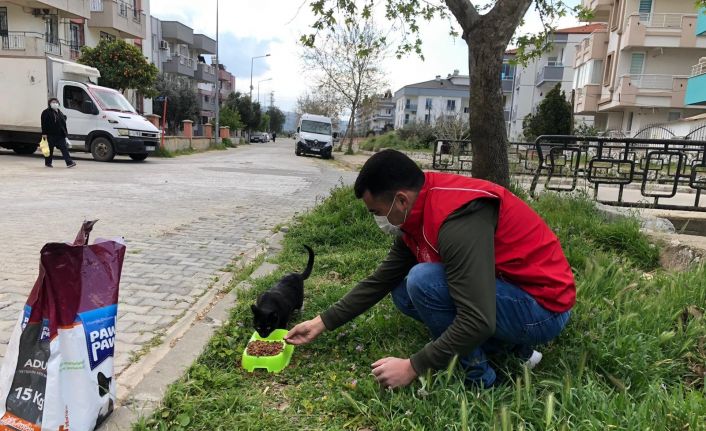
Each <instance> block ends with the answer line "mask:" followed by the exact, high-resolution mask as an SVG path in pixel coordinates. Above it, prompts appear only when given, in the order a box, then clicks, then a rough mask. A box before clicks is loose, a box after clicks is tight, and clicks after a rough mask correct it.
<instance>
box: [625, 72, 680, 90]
mask: <svg viewBox="0 0 706 431" xmlns="http://www.w3.org/2000/svg"><path fill="white" fill-rule="evenodd" d="M620 78H621V80H622V79H625V78H629V79H630V85H633V86H635V87H637V88H640V89H644V90H671V89H672V88H673V86H674V80H675V79H678V78H688V76H685V75H649V74H642V75H623V76H621V77H620Z"/></svg>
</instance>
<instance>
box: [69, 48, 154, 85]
mask: <svg viewBox="0 0 706 431" xmlns="http://www.w3.org/2000/svg"><path fill="white" fill-rule="evenodd" d="M78 61H79V63H82V64H85V65H87V66H92V67H95V68H96V69H98V70H99V71H100V73H101V77H100V78H98V84H100V85H102V86H104V87H110V88H115V89H116V90H119V91H125V90H127V89H134V90H137V91H138V92H140V93H141V94H142V95H144V96H145V97H154V96H156V95H157V94H158V91H157V89H156V88H155V84H156V82H157V75H159V69H157V66H155V65H154V64H151V63H148V62H147V60H145V56H144V55H143V54H142V50H141V49H140V48H138V47H137V46H135V45H130V44H129V43H127V42H125V41H124V40H123V39H116V40H114V41H109V40H106V39H103V40H101V41H100V43H98V46H96V47H95V48H91V47H88V46H84V47H83V48H81V57H80V58H79V60H78Z"/></svg>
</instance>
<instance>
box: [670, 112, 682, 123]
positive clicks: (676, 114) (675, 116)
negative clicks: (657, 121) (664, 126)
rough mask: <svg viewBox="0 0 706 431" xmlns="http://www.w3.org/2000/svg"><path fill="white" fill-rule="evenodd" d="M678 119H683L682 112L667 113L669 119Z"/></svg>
mask: <svg viewBox="0 0 706 431" xmlns="http://www.w3.org/2000/svg"><path fill="white" fill-rule="evenodd" d="M677 120H681V112H679V111H670V112H669V114H667V121H677Z"/></svg>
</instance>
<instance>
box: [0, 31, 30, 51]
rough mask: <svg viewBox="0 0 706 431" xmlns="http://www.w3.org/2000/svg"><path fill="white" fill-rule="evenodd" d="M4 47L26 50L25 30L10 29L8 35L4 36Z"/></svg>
mask: <svg viewBox="0 0 706 431" xmlns="http://www.w3.org/2000/svg"><path fill="white" fill-rule="evenodd" d="M2 49H3V50H6V51H24V50H25V32H23V31H10V32H8V33H7V35H5V36H2Z"/></svg>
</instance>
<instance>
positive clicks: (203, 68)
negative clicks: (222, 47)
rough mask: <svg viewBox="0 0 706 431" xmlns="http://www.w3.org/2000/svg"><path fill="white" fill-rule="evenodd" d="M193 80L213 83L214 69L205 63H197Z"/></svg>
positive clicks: (214, 77) (214, 78)
mask: <svg viewBox="0 0 706 431" xmlns="http://www.w3.org/2000/svg"><path fill="white" fill-rule="evenodd" d="M194 79H196V80H197V81H202V82H214V81H215V80H216V68H215V67H213V66H211V65H208V64H206V63H198V64H197V65H196V72H195V73H194Z"/></svg>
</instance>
